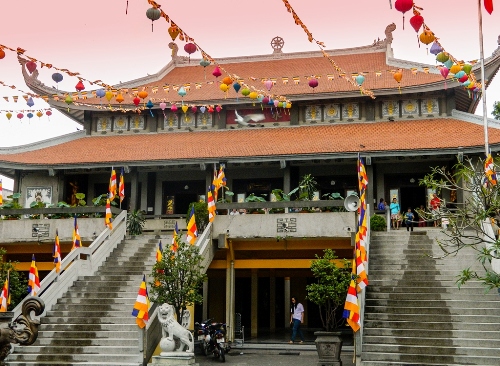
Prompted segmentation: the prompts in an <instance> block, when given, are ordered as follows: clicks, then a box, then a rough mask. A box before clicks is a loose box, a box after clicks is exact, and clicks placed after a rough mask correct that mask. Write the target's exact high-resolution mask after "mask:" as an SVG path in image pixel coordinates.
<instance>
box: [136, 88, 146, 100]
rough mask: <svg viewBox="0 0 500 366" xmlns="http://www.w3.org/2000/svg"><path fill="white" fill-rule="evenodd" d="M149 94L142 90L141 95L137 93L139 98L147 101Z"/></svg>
mask: <svg viewBox="0 0 500 366" xmlns="http://www.w3.org/2000/svg"><path fill="white" fill-rule="evenodd" d="M148 95H149V94H148V92H147V91H145V90H141V91H140V92H139V93H137V96H138V97H139V98H141V99H146V98H147V97H148Z"/></svg>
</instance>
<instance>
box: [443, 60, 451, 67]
mask: <svg viewBox="0 0 500 366" xmlns="http://www.w3.org/2000/svg"><path fill="white" fill-rule="evenodd" d="M444 66H446V68H448V69H450V68H451V67H452V66H453V61H452V60H451V59H449V60H447V61H445V62H444Z"/></svg>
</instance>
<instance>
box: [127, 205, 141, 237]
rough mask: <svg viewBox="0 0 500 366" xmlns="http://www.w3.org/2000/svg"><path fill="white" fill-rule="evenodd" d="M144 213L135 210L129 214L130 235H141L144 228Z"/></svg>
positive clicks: (128, 226) (128, 227) (128, 228)
mask: <svg viewBox="0 0 500 366" xmlns="http://www.w3.org/2000/svg"><path fill="white" fill-rule="evenodd" d="M145 222H146V219H145V218H144V211H142V210H134V211H132V212H129V213H128V214H127V230H128V233H129V234H130V235H141V234H142V229H143V228H144V223H145Z"/></svg>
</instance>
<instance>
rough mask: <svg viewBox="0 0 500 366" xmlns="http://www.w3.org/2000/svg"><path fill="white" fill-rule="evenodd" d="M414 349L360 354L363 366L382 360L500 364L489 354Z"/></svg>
mask: <svg viewBox="0 0 500 366" xmlns="http://www.w3.org/2000/svg"><path fill="white" fill-rule="evenodd" d="M418 351H419V350H418V349H415V350H414V352H412V353H406V354H401V353H389V352H364V351H363V354H362V356H361V360H362V364H363V366H367V365H371V363H369V362H367V361H382V363H381V364H380V366H382V365H383V366H388V365H392V363H391V362H399V363H397V364H400V365H405V366H410V365H411V366H419V365H431V366H437V365H443V366H455V365H457V366H458V365H461V366H471V365H482V366H486V365H495V366H498V365H500V357H491V356H476V355H473V356H467V355H460V356H459V355H437V354H431V355H422V354H420V353H418Z"/></svg>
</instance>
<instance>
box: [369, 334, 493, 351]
mask: <svg viewBox="0 0 500 366" xmlns="http://www.w3.org/2000/svg"><path fill="white" fill-rule="evenodd" d="M382 343H383V344H391V345H400V346H417V347H420V346H429V347H439V346H440V345H443V346H444V345H446V346H453V347H465V348H468V347H474V348H497V349H498V348H500V340H498V339H482V338H476V339H471V338H451V337H430V336H429V335H427V334H420V337H419V336H418V335H414V336H405V337H389V338H388V337H385V336H368V335H366V334H363V349H365V346H366V345H369V344H372V345H380V344H382Z"/></svg>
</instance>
